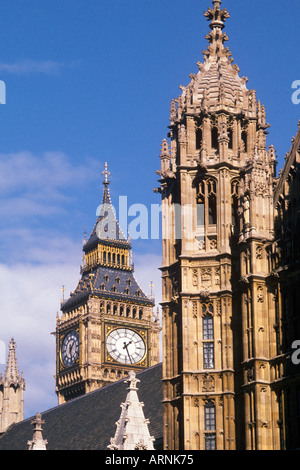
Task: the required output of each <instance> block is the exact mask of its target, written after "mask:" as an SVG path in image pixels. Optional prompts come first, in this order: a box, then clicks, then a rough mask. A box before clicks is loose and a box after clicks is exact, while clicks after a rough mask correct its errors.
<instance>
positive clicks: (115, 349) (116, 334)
mask: <svg viewBox="0 0 300 470" xmlns="http://www.w3.org/2000/svg"><path fill="white" fill-rule="evenodd" d="M106 347H107V351H108V353H109V354H110V356H111V357H112V358H113V359H114V360H115V361H117V362H120V363H121V364H137V363H138V362H140V361H141V360H142V359H143V358H144V356H145V354H146V345H145V342H144V340H143V338H142V337H141V336H140V335H139V334H138V333H137V332H136V331H134V330H131V329H130V328H117V329H115V330H113V331H112V332H111V333H110V334H109V335H108V337H107V340H106Z"/></svg>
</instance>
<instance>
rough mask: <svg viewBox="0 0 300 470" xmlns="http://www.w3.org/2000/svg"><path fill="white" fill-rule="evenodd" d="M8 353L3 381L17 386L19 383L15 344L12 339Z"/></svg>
mask: <svg viewBox="0 0 300 470" xmlns="http://www.w3.org/2000/svg"><path fill="white" fill-rule="evenodd" d="M8 348H9V353H8V359H7V364H6V369H5V374H4V381H5V382H6V383H9V384H14V385H17V384H18V383H19V381H20V375H19V369H18V363H17V357H16V343H15V341H14V339H13V338H12V339H11V341H10V343H9V346H8Z"/></svg>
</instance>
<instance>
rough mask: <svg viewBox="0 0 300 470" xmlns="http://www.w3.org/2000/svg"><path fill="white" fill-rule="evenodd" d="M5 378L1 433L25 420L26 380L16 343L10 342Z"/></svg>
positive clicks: (0, 391)
mask: <svg viewBox="0 0 300 470" xmlns="http://www.w3.org/2000/svg"><path fill="white" fill-rule="evenodd" d="M8 348H9V352H8V359H7V363H6V369H5V374H4V378H3V377H2V376H0V434H1V433H3V432H5V431H6V430H7V429H8V428H9V426H10V425H11V424H13V423H18V422H19V421H22V420H23V408H24V390H25V381H24V378H23V374H21V376H20V374H19V369H18V363H17V357H16V343H15V341H14V339H13V338H12V339H11V341H10V343H9V347H8Z"/></svg>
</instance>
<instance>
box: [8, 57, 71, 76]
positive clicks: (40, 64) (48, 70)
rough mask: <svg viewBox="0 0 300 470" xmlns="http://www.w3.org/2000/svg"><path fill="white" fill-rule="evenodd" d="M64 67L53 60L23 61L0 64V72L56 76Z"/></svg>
mask: <svg viewBox="0 0 300 470" xmlns="http://www.w3.org/2000/svg"><path fill="white" fill-rule="evenodd" d="M64 67H66V65H65V64H64V63H62V62H57V61H53V60H30V59H23V60H19V61H17V62H13V63H10V64H8V63H3V62H2V63H0V72H6V73H11V74H15V75H25V74H32V73H42V74H46V75H58V74H59V73H60V72H61V70H62V69H63V68H64Z"/></svg>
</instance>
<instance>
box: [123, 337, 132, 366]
mask: <svg viewBox="0 0 300 470" xmlns="http://www.w3.org/2000/svg"><path fill="white" fill-rule="evenodd" d="M131 343H132V341H129V343H127V344H126V343H125V342H124V343H123V349H126V351H127V354H128V357H129V360H130V364H132V360H131V357H130V354H129V351H128V346H129V345H130V344H131Z"/></svg>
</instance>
